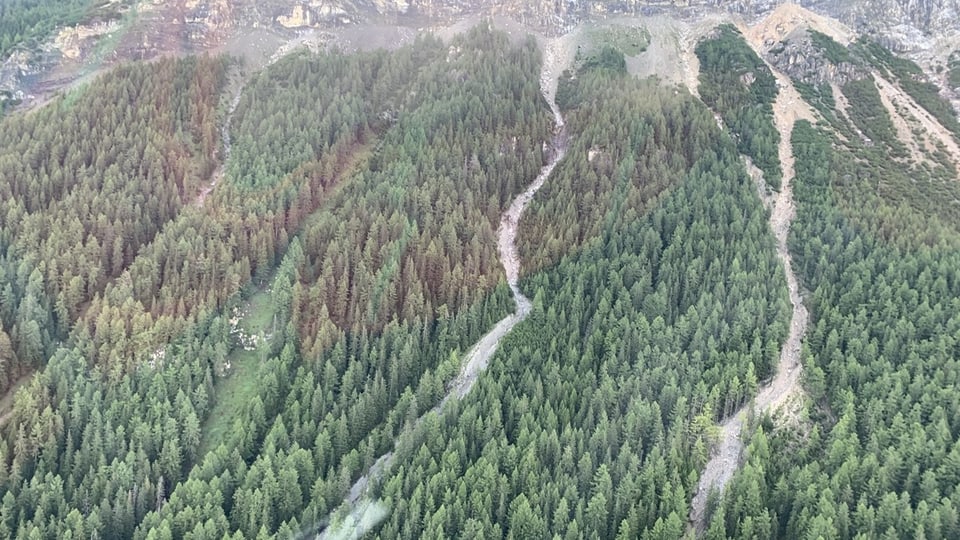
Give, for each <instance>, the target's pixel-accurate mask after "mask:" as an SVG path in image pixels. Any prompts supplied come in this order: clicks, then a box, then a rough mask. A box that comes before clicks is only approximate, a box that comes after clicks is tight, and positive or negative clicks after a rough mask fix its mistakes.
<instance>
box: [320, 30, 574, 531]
mask: <svg viewBox="0 0 960 540" xmlns="http://www.w3.org/2000/svg"><path fill="white" fill-rule="evenodd" d="M561 48H562V45H561V44H560V42H559V41H557V40H553V41H550V42H548V43H547V47H546V51H545V59H544V65H543V70H542V72H541V77H540V84H541V89H542V91H543V95H544V97H545V98H546V100H547V102H548V103H549V104H550V109H551V110H552V111H553V117H554V122H555V126H554V130H553V139H552V141H551V144H550V151H551V155H550V157H549V161H548V162H547V164H546V165H544V166H543V168H542V169H540V174H538V175H537V177H536V178H535V179H534V181H533V182H532V183H531V184H530V185H529V186H527V188H526V189H525V190H524V191H523V192H522V193H520V194H519V195H517V197H516V198H515V199H514V200H513V203H512V204H511V205H510V207H509V208H507V210H506V211H505V212H504V213H503V215H502V216H501V218H500V227H499V229H498V230H497V251H498V253H499V255H500V262H501V263H502V264H503V269H504V272H505V273H506V275H507V284H508V285H509V286H510V291H511V292H512V293H513V300H514V303H516V306H517V307H516V311H515V312H514V313H513V314H511V315H508V316H506V317H505V318H503V319H502V320H501V321H500V322H498V323H497V324H496V326H494V327H493V329H491V330H490V331H489V332H487V334H486V335H484V336H483V337H482V338H480V341H478V342H477V343H476V344H475V345H474V346H473V347H471V348H470V352H469V353H468V354H467V356H466V358H465V360H464V362H463V365H462V366H461V368H460V373H459V375H458V376H457V378H456V379H455V380H454V381H453V383H452V384H451V385H450V386H449V388H448V390H447V395H446V396H445V397H444V398H443V400H442V401H441V402H440V404H439V405H437V406H436V407H434V408H433V409H432V410H431V411H430V412H428V413H427V414H430V413H435V412H440V411H441V410H442V409H443V407H444V406H445V405H446V404H447V402H449V401H450V400H451V399H460V398H462V397H464V396H466V395H467V394H468V393H470V390H471V389H472V388H473V385H474V384H475V383H476V382H477V378H478V377H479V376H480V374H481V373H482V372H483V371H484V370H485V369H486V368H487V366H488V365H489V363H490V359H491V358H492V357H493V355H494V353H495V352H496V351H497V346H498V345H499V344H500V340H502V339H503V337H504V336H506V335H507V334H508V333H510V331H511V330H512V329H513V327H514V326H516V325H517V324H518V323H520V322H521V321H523V320H524V319H526V318H527V316H528V315H529V314H530V310H531V309H532V307H533V304H532V303H531V302H530V299H529V298H527V297H526V296H524V295H523V293H522V292H521V291H520V287H519V286H518V280H519V277H520V256H519V254H518V253H517V245H516V239H517V228H518V225H519V223H520V217H521V216H522V215H523V211H524V210H525V209H526V208H527V206H528V205H529V204H530V201H532V200H533V197H534V195H536V193H537V191H538V190H539V189H540V188H541V187H542V186H543V184H544V182H546V180H547V178H548V177H549V176H550V174H551V173H552V172H553V169H554V167H556V165H557V163H559V162H560V160H561V159H563V157H564V155H566V151H567V144H568V138H567V132H566V129H565V127H564V122H563V115H561V113H560V108H559V107H558V106H557V104H556V102H555V99H554V96H555V92H556V88H555V87H554V84H555V83H556V74H557V73H559V70H560V66H561V65H562V64H561V62H562V61H563V59H562V56H564V52H562V51H561V50H560V49H561ZM425 416H426V415H424V416H421V417H420V419H418V420H417V422H416V423H415V424H414V427H413V429H416V426H417V425H419V423H420V421H421V420H423V418H424V417H425ZM393 459H394V454H393V452H388V453H386V454H384V455H383V456H380V458H379V459H377V461H376V462H375V463H374V464H373V466H371V467H370V470H369V471H367V473H366V474H365V475H363V476H361V477H360V478H359V479H358V480H357V481H356V482H355V483H354V484H353V486H352V487H351V488H350V492H349V493H348V495H347V498H346V499H344V501H343V504H342V505H341V506H340V508H339V509H338V510H337V511H336V512H335V515H334V516H332V517H331V518H330V520H329V526H328V527H327V528H325V529H324V530H322V531H320V533H319V534H318V535H317V539H318V540H320V539H348V538H349V539H353V538H360V537H361V536H363V535H364V534H365V533H367V532H368V531H369V530H371V529H372V528H373V527H375V526H376V525H377V524H378V523H379V522H380V521H382V520H383V519H384V518H386V517H387V515H388V514H389V512H390V509H389V508H387V507H386V506H385V505H384V504H383V503H382V502H381V501H378V500H374V499H373V498H372V497H371V494H370V493H369V489H368V488H369V486H370V483H371V481H375V480H378V479H379V478H380V476H381V475H382V474H383V472H384V471H385V470H387V469H389V467H390V465H392V463H393Z"/></svg>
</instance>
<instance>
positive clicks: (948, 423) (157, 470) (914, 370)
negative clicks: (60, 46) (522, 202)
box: [0, 0, 960, 540]
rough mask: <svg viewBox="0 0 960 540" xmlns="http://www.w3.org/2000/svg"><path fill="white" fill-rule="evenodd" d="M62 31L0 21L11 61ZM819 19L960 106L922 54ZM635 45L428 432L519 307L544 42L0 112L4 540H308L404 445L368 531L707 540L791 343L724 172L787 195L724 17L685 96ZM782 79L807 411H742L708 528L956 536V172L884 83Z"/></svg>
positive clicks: (770, 261)
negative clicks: (700, 492)
mask: <svg viewBox="0 0 960 540" xmlns="http://www.w3.org/2000/svg"><path fill="white" fill-rule="evenodd" d="M68 4H69V5H67V4H65V5H64V10H63V12H62V14H61V15H59V16H61V17H68V19H63V20H73V19H69V18H74V19H75V18H77V17H84V16H89V14H90V13H91V11H90V10H91V9H93V8H91V7H90V6H89V5H88V3H86V2H79V3H76V5H74V3H68ZM49 9H51V7H50V6H49V5H48V4H47V3H45V2H36V1H35V2H29V1H25V0H24V1H17V2H8V3H4V4H0V21H3V23H4V24H5V25H6V26H4V24H0V53H3V52H4V50H5V49H4V47H5V45H4V44H5V43H8V42H9V43H14V42H16V41H21V40H23V39H26V38H27V36H36V37H40V36H42V35H43V33H44V32H49V29H48V27H47V26H45V25H47V24H48V23H50V22H52V23H53V24H56V23H57V21H58V20H60V19H57V20H54V19H53V18H47V19H44V20H43V21H42V22H38V21H39V20H40V19H38V17H41V16H42V15H43V14H44V13H47V11H45V10H49ZM5 10H6V11H5ZM6 13H16V14H17V16H16V17H13V16H12V15H11V16H9V17H7V18H6V19H5V17H6V15H5V14H6ZM41 18H42V17H41ZM61 22H62V21H61ZM51 28H52V27H51ZM8 35H9V36H12V37H9V38H8V37H7V36H8ZM638 35H639V34H638ZM643 35H644V36H646V34H643ZM812 36H813V38H812V39H813V41H814V44H815V47H818V48H819V50H821V51H822V52H823V53H824V54H825V55H826V58H827V59H828V60H829V61H831V62H862V63H863V65H864V66H867V65H868V66H871V68H872V69H876V70H877V71H878V72H879V73H881V74H882V76H884V77H887V78H888V79H890V80H891V81H895V82H896V84H898V85H900V86H901V87H902V88H904V91H905V92H907V93H908V94H909V95H911V96H913V97H914V99H915V100H916V101H917V103H918V104H919V105H921V106H922V107H924V108H926V109H927V110H928V111H930V113H931V114H932V115H934V116H935V117H937V118H942V117H945V116H944V115H947V114H950V111H949V110H947V109H944V104H945V103H946V102H945V101H944V100H943V99H942V98H941V97H939V96H938V95H937V93H936V91H935V90H936V89H935V87H932V85H931V84H930V83H928V82H926V81H923V80H921V79H920V77H918V76H917V69H918V68H916V66H915V65H913V64H911V63H909V62H907V61H904V60H902V59H900V58H898V57H896V56H895V55H893V54H891V53H889V52H888V51H886V50H885V49H883V48H882V47H880V46H879V45H877V44H876V43H873V42H870V41H866V40H863V41H860V42H857V43H854V44H853V45H852V46H851V47H850V48H846V47H843V46H840V45H839V44H837V43H836V42H833V41H832V40H830V38H828V37H826V36H824V35H822V34H812ZM628 37H630V39H627V40H626V42H625V43H627V45H623V44H622V43H621V44H620V45H618V44H617V40H612V39H611V40H609V42H606V43H604V45H603V46H600V47H596V48H593V49H590V50H588V51H587V52H586V53H583V54H581V55H580V56H578V58H577V62H576V64H575V66H574V67H573V68H572V69H571V70H570V71H567V72H565V73H563V75H562V76H561V77H560V81H559V88H558V91H557V104H558V105H559V107H560V108H561V110H562V113H563V117H564V118H565V128H564V129H565V131H558V132H556V133H561V134H563V136H564V143H565V144H567V138H569V142H568V146H569V147H568V148H566V147H565V148H566V153H565V155H564V157H563V159H562V160H560V161H559V163H558V164H557V165H556V167H555V168H554V169H553V172H552V174H551V175H550V177H549V178H548V181H547V182H546V184H545V185H544V186H543V188H542V189H541V190H540V191H539V192H538V193H537V195H536V197H535V198H534V199H533V201H532V202H531V204H530V206H529V208H528V209H527V211H526V212H525V213H524V214H523V215H522V219H521V221H520V228H519V237H518V245H519V254H520V256H521V258H522V261H523V271H524V272H523V275H522V280H521V282H520V286H521V288H522V290H523V291H524V293H525V294H527V295H528V296H529V297H530V298H531V299H532V300H533V308H532V311H531V314H530V316H529V317H528V318H527V319H525V320H523V321H522V322H520V323H519V324H518V325H517V326H516V327H515V328H514V330H513V331H512V332H511V333H510V334H508V335H507V336H506V338H505V339H504V340H503V341H502V342H501V343H500V345H499V348H498V350H497V353H496V356H495V357H494V359H493V361H492V362H491V363H490V367H489V370H488V371H487V372H486V373H485V374H484V375H483V376H482V377H480V378H479V380H478V382H477V384H476V386H475V387H474V389H473V390H472V391H471V392H470V393H469V394H467V395H466V396H465V397H463V398H462V399H461V400H450V401H449V402H448V403H447V404H446V405H445V406H444V407H443V408H442V409H439V408H437V405H438V404H439V403H440V402H441V400H443V399H444V396H445V395H446V394H447V391H448V389H449V388H451V387H452V385H453V383H454V379H455V378H456V377H457V375H458V372H459V370H460V368H461V364H462V363H463V361H464V356H465V353H466V352H467V351H468V349H470V347H471V346H472V345H473V344H474V343H476V342H477V340H478V339H479V338H480V337H481V336H483V335H484V334H485V333H486V332H487V331H488V330H489V329H490V328H491V327H492V326H493V325H494V324H495V323H496V322H497V321H499V320H501V319H502V318H503V317H504V316H505V315H507V314H508V313H510V312H511V311H512V310H513V309H514V304H513V302H512V300H511V296H510V290H509V287H508V285H507V282H506V279H505V275H504V271H503V270H502V267H501V264H500V261H499V260H498V252H497V249H496V244H497V228H498V226H499V225H500V222H501V216H502V214H503V212H504V210H505V209H506V208H507V207H508V206H509V205H510V204H511V202H512V201H513V199H514V197H516V196H517V195H518V194H519V193H521V192H522V191H523V190H524V189H525V187H526V186H527V185H528V184H529V183H530V182H531V181H532V180H533V179H534V178H535V177H536V176H537V175H538V173H539V172H540V170H541V168H542V167H543V166H544V164H545V163H547V162H550V159H551V157H553V155H556V156H560V155H561V154H553V153H552V152H554V151H555V149H551V148H550V146H549V144H546V143H545V141H550V140H552V138H553V135H554V133H555V132H554V131H553V129H554V117H553V115H552V114H551V110H550V107H549V104H548V103H547V102H546V101H545V99H544V97H543V95H542V94H541V87H540V85H541V82H540V80H539V76H540V73H541V67H542V65H543V62H544V58H543V53H542V52H541V50H540V49H539V48H538V46H537V42H536V41H535V40H534V39H533V38H526V39H515V38H511V36H509V35H508V34H506V33H502V32H497V31H494V30H492V29H491V27H490V25H489V24H481V25H480V26H478V27H477V28H475V29H473V30H471V31H469V32H466V33H464V34H462V35H460V36H458V37H456V38H454V39H452V40H451V41H449V42H443V41H441V40H439V39H437V38H434V37H430V36H419V37H417V38H416V39H415V40H413V42H412V43H410V44H409V45H407V46H404V47H401V48H398V49H397V50H394V51H384V50H379V51H376V52H355V53H349V54H347V53H344V52H341V51H336V50H332V51H327V52H323V53H307V52H300V53H295V54H292V55H289V56H286V57H284V58H282V59H280V60H279V61H277V62H275V63H272V64H270V65H269V66H268V67H266V68H264V69H263V70H262V71H261V72H260V73H254V74H252V75H249V78H248V80H246V81H245V82H244V85H243V87H242V89H240V90H239V91H240V94H239V98H238V99H237V101H236V102H235V103H236V107H235V109H233V108H232V107H228V104H230V103H231V100H232V99H233V96H232V95H231V92H232V91H233V90H232V89H231V88H230V85H229V84H228V83H227V81H228V80H230V79H231V76H235V75H238V74H239V73H240V72H241V67H240V65H239V64H238V61H236V60H233V59H229V58H220V57H217V58H212V57H209V56H201V57H185V58H177V59H173V58H168V59H161V60H157V61H154V62H150V63H133V64H126V65H122V66H120V67H118V68H116V69H114V70H111V71H109V72H107V73H106V74H104V75H103V76H101V77H99V78H97V79H95V80H94V81H92V82H90V83H89V84H87V85H86V86H82V87H79V88H76V89H74V90H72V91H70V92H69V93H67V94H66V95H63V96H60V97H59V98H57V99H55V100H54V101H53V102H51V103H50V104H49V105H47V106H44V107H42V108H39V109H37V110H34V111H30V112H27V113H16V114H12V115H10V116H7V117H5V118H3V119H2V120H0V179H2V181H0V391H5V390H8V389H10V388H13V387H16V386H21V385H22V388H21V389H20V391H18V392H17V393H16V394H15V398H14V399H13V403H12V405H11V404H4V403H3V401H2V400H0V538H29V539H34V538H37V539H79V538H98V539H124V538H135V539H142V540H162V539H171V540H172V539H179V538H191V539H206V538H209V539H223V538H230V539H242V538H282V539H286V538H302V537H313V535H314V534H315V533H316V532H317V531H319V530H320V529H322V528H323V527H325V526H327V525H328V524H329V523H330V521H331V514H332V513H333V512H335V511H336V509H337V508H338V507H339V506H340V503H341V502H342V501H343V500H344V497H345V496H347V495H348V493H349V492H350V489H351V486H352V485H353V484H354V482H355V481H356V480H357V479H358V478H360V477H361V475H363V474H364V473H365V472H366V471H368V470H369V469H370V468H371V466H372V465H373V464H374V462H375V461H376V460H377V458H378V457H379V456H381V455H383V454H384V453H386V452H389V451H393V452H394V459H393V460H392V461H390V463H389V465H388V467H387V468H386V470H384V471H383V474H382V475H378V476H376V477H375V479H374V481H373V482H372V483H371V485H370V486H369V489H370V493H372V495H373V496H375V497H376V498H378V499H379V500H380V501H381V502H382V503H383V505H384V507H385V508H387V509H388V510H389V512H388V513H387V515H386V516H385V517H384V519H383V521H382V522H380V523H377V524H376V525H375V527H374V528H373V529H372V530H371V532H369V533H367V534H366V536H365V537H366V538H383V539H388V538H389V539H393V538H410V539H415V538H506V539H528V538H563V539H578V538H620V539H632V538H645V539H646V538H649V539H679V538H683V537H685V535H689V534H691V531H689V530H688V523H687V516H688V515H689V513H690V512H689V505H690V500H691V498H692V497H693V494H694V491H695V490H696V489H697V485H698V480H699V476H700V473H701V471H702V470H703V467H704V465H705V463H706V462H707V460H708V458H709V457H710V452H711V449H712V447H713V446H714V444H715V443H716V439H717V432H718V428H717V423H718V422H720V421H723V420H724V419H726V418H729V417H730V415H732V414H734V413H735V412H736V411H738V410H739V409H740V408H741V407H743V406H745V405H747V404H748V403H749V402H750V400H751V399H752V398H753V397H754V396H755V395H756V393H757V391H758V388H759V387H760V386H761V385H762V384H763V383H764V381H766V380H768V379H770V378H771V377H772V376H773V374H774V370H775V369H776V365H777V359H778V358H779V356H780V352H781V347H782V345H783V342H784V339H785V337H786V335H787V330H788V327H789V324H790V317H791V306H790V303H789V299H788V294H787V286H786V279H785V276H784V274H783V269H782V266H781V263H780V261H779V260H778V258H777V254H776V246H775V239H774V236H773V234H772V233H771V230H770V227H769V224H768V218H769V217H770V215H769V210H767V209H766V208H765V207H764V203H763V202H762V200H761V195H760V194H759V193H758V189H757V185H756V184H755V183H754V181H753V180H751V179H750V178H749V176H748V175H747V172H746V170H745V167H744V164H743V160H742V159H741V156H744V155H745V156H748V157H750V158H751V159H752V160H753V161H754V163H756V164H757V165H758V166H759V167H760V168H761V169H762V170H763V172H764V177H765V179H766V180H767V181H768V182H769V183H770V184H771V185H773V186H779V182H780V179H781V176H782V172H781V166H780V163H779V157H778V144H779V143H780V135H779V133H778V132H777V130H776V128H775V125H774V122H773V121H772V112H773V108H772V104H773V102H774V100H775V99H776V96H777V93H778V87H777V83H776V79H775V77H774V75H773V73H772V72H771V71H770V69H769V68H768V67H767V65H766V63H765V62H764V60H763V59H761V58H760V57H759V56H757V54H756V53H755V52H754V51H753V50H752V49H751V48H750V46H749V45H748V44H747V43H746V42H745V41H744V39H743V36H741V35H740V34H739V32H738V31H737V30H736V29H735V28H734V27H732V26H729V25H724V26H721V27H719V28H718V29H716V30H715V31H714V32H712V33H710V34H709V35H708V36H706V37H705V38H704V39H703V40H701V41H700V43H699V44H698V45H697V47H696V54H697V56H698V58H699V60H700V63H701V68H702V73H701V85H700V88H699V92H700V94H701V97H702V101H701V99H697V98H696V97H694V96H693V95H691V94H690V93H689V92H685V91H682V90H678V89H676V88H674V87H668V86H666V85H664V84H662V83H661V82H660V81H659V80H657V79H647V80H640V79H638V78H635V77H632V76H630V75H629V74H628V73H627V62H626V60H625V57H624V48H625V47H628V48H629V49H630V51H631V54H639V53H640V51H642V49H643V48H645V47H646V39H647V38H646V37H644V41H643V43H642V46H641V44H640V42H639V41H637V39H635V38H636V36H632V37H631V36H628ZM618 47H619V48H618ZM0 56H2V54H0ZM801 91H802V92H804V94H803V95H804V96H806V97H808V98H810V99H811V100H812V101H815V103H814V106H815V107H817V108H818V110H819V111H820V112H821V113H823V116H824V118H823V121H821V122H820V123H817V124H811V123H809V122H799V123H798V124H797V125H796V127H795V129H794V131H793V133H792V138H791V143H792V148H793V152H794V155H795V158H796V166H795V168H796V176H797V177H796V179H794V181H793V193H794V194H795V198H796V203H797V217H796V220H795V222H794V224H793V225H792V229H791V236H790V249H791V252H792V253H793V258H794V268H795V270H796V272H797V274H799V277H800V279H801V281H802V285H803V287H804V289H805V291H804V295H805V296H804V303H805V304H806V305H807V306H808V309H809V310H810V313H811V326H810V328H809V331H808V333H807V335H806V339H805V341H804V346H803V358H804V381H803V385H804V391H805V392H806V395H807V400H806V401H805V402H804V403H803V405H802V410H801V411H799V412H800V414H798V415H795V416H796V417H793V416H791V417H788V418H783V417H776V418H770V417H761V418H753V419H751V422H750V428H749V430H748V432H747V433H746V434H745V437H746V438H748V439H749V444H748V446H747V449H746V454H745V458H744V464H743V467H742V468H741V470H740V471H739V472H738V473H737V474H736V476H735V477H734V478H733V480H732V481H731V483H730V484H728V489H727V491H726V493H725V495H724V497H723V499H722V501H716V500H714V501H712V504H711V505H710V506H711V507H710V508H709V514H710V520H709V527H708V530H707V531H706V533H705V536H706V537H707V538H711V539H722V538H903V537H916V538H956V537H960V488H958V486H960V477H958V475H960V443H958V440H960V437H958V432H960V420H958V419H960V396H958V394H957V392H956V386H957V384H958V383H960V381H957V373H958V372H960V366H958V365H956V364H957V357H958V353H960V345H958V343H957V340H958V338H960V319H958V315H957V313H958V309H960V275H958V272H960V205H957V204H955V203H956V201H960V187H958V186H957V184H956V181H955V178H954V177H955V176H956V168H955V166H954V164H953V163H951V162H950V158H949V157H947V156H946V153H945V152H944V151H942V150H939V151H937V152H934V153H933V154H932V157H933V161H932V162H928V163H923V164H919V163H915V162H913V161H910V160H907V159H905V157H906V156H907V155H908V154H907V148H906V146H905V145H904V144H903V143H902V141H900V139H899V136H898V133H897V130H896V128H895V125H894V123H893V121H892V119H891V117H890V115H889V114H887V112H886V109H885V108H884V107H883V104H882V102H881V97H880V94H879V92H878V88H877V86H876V85H875V84H874V81H873V80H872V79H869V78H867V79H862V80H854V81H851V82H849V83H847V84H846V85H844V86H843V88H842V92H843V94H844V97H846V98H847V100H848V101H849V102H850V108H849V110H848V111H847V112H848V115H846V116H840V115H836V114H833V112H832V110H831V108H832V103H833V99H834V96H833V94H832V90H831V88H830V87H829V85H826V86H823V87H816V86H810V85H808V86H806V87H802V88H801ZM715 113H716V115H718V116H719V118H720V120H721V121H720V122H718V121H717V118H716V116H715ZM954 120H955V117H954ZM943 122H944V125H945V126H946V127H948V128H949V129H954V130H956V129H958V128H957V126H955V125H953V124H951V123H950V122H949V121H947V120H943ZM224 126H225V128H226V132H227V133H229V135H230V137H229V138H230V141H231V143H230V151H229V152H226V151H225V149H224V141H223V140H222V139H224V136H223V133H224V132H223V131H221V129H222V128H223V127H224ZM227 156H228V157H227ZM224 160H225V161H224ZM551 163H552V162H551ZM784 193H788V192H787V191H784ZM208 194H209V196H207V195H208ZM511 283H512V282H511ZM332 519H334V520H335V519H337V516H336V515H335V514H334V515H333V518H332Z"/></svg>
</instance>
